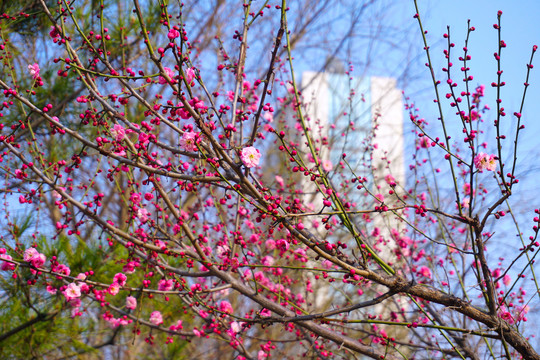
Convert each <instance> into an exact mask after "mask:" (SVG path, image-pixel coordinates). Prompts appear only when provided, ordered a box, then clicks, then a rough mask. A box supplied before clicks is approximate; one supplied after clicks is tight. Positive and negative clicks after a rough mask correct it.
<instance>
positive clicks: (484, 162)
mask: <svg viewBox="0 0 540 360" xmlns="http://www.w3.org/2000/svg"><path fill="white" fill-rule="evenodd" d="M474 166H476V168H477V169H478V170H479V171H480V172H482V171H484V170H487V171H495V169H496V168H497V162H496V161H495V155H493V154H491V155H488V154H486V153H483V152H480V153H478V155H476V156H475V157H474Z"/></svg>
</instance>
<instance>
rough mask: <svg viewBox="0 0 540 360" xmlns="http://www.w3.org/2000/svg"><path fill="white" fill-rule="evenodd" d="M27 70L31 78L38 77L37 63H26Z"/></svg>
mask: <svg viewBox="0 0 540 360" xmlns="http://www.w3.org/2000/svg"><path fill="white" fill-rule="evenodd" d="M28 72H29V73H30V75H32V79H34V80H35V79H37V78H38V77H39V65H38V64H37V63H34V65H28Z"/></svg>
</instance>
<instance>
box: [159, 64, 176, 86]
mask: <svg viewBox="0 0 540 360" xmlns="http://www.w3.org/2000/svg"><path fill="white" fill-rule="evenodd" d="M163 70H165V74H167V76H168V77H169V78H170V79H171V80H172V81H173V82H174V80H173V78H174V72H173V71H172V70H171V69H169V68H168V67H164V68H163ZM158 83H160V84H161V85H163V84H167V80H166V79H165V78H164V77H163V76H160V77H159V78H158Z"/></svg>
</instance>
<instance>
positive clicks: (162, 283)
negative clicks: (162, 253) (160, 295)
mask: <svg viewBox="0 0 540 360" xmlns="http://www.w3.org/2000/svg"><path fill="white" fill-rule="evenodd" d="M173 287H174V281H173V280H172V279H167V280H165V279H163V280H159V283H158V290H159V291H171V290H172V289H173Z"/></svg>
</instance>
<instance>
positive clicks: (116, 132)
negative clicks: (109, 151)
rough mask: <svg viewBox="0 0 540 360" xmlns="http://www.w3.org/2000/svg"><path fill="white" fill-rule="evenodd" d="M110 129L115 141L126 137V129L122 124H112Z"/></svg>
mask: <svg viewBox="0 0 540 360" xmlns="http://www.w3.org/2000/svg"><path fill="white" fill-rule="evenodd" d="M110 131H111V135H112V136H114V138H115V140H116V141H122V140H124V138H125V137H126V129H124V128H123V127H122V125H119V124H114V126H113V128H112V129H111V130H110Z"/></svg>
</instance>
